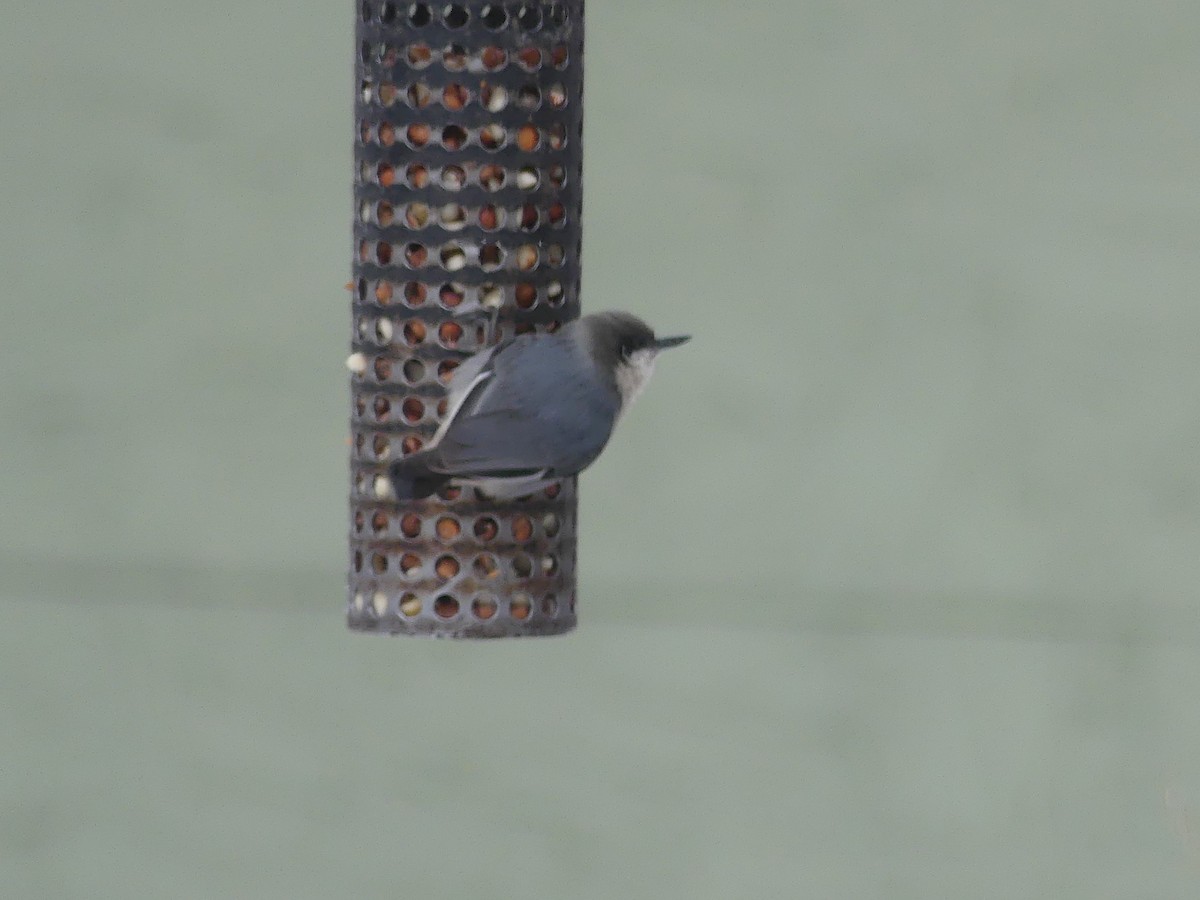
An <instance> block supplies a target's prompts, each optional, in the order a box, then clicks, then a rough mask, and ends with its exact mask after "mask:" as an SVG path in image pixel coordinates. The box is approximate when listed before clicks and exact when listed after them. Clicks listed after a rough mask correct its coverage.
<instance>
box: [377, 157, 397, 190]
mask: <svg viewBox="0 0 1200 900" xmlns="http://www.w3.org/2000/svg"><path fill="white" fill-rule="evenodd" d="M375 172H376V175H377V177H378V179H379V183H380V184H381V185H383V186H384V187H391V186H392V182H394V181H395V180H396V170H395V169H393V168H392V164H391V163H385V162H381V163H380V164H379V168H378V169H376V170H375Z"/></svg>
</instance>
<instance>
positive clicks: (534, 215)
mask: <svg viewBox="0 0 1200 900" xmlns="http://www.w3.org/2000/svg"><path fill="white" fill-rule="evenodd" d="M537 224H538V211H537V207H536V206H534V205H533V204H532V203H526V204H525V205H524V206H522V207H521V228H522V230H524V231H533V229H535V228H537Z"/></svg>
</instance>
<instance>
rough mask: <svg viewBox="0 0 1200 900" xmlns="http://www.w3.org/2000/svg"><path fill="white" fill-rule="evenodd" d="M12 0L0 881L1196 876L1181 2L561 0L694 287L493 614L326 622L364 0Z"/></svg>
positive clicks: (688, 889) (654, 221) (878, 882)
mask: <svg viewBox="0 0 1200 900" xmlns="http://www.w3.org/2000/svg"><path fill="white" fill-rule="evenodd" d="M3 7H4V9H3V21H4V23H5V24H4V28H3V29H2V32H0V80H2V83H3V85H4V87H3V89H2V90H0V123H2V124H0V271H2V272H3V288H2V289H0V297H2V298H3V300H2V309H3V317H2V325H0V377H2V378H3V385H4V387H3V389H2V390H0V463H2V465H0V510H2V512H0V722H2V723H3V725H4V727H3V728H0V810H3V814H2V815H0V884H3V885H4V887H3V889H2V890H0V893H4V894H5V895H6V896H13V897H30V898H33V897H39V898H40V897H51V898H59V897H64V898H75V897H79V898H85V897H86V898H96V897H121V898H130V897H143V896H144V897H167V896H169V897H197V898H200V897H255V898H268V897H280V898H298V897H314V898H316V897H343V896H347V897H348V896H358V897H376V896H379V897H382V896H398V895H401V894H404V895H411V896H424V897H438V898H441V897H445V898H457V897H501V898H502V897H518V896H520V897H530V898H556V900H558V898H567V897H570V898H596V900H601V898H603V900H610V898H613V897H627V898H640V897H645V898H668V897H669V898H710V897H711V898H730V897H753V898H770V897H778V898H794V897H801V896H815V897H868V896H869V897H889V898H908V897H912V898H929V897H953V898H963V897H996V898H1013V897H1048V898H1076V897H1078V898H1089V900H1092V898H1097V897H1113V898H1126V897H1134V896H1137V897H1164V898H1166V897H1172V898H1173V897H1180V898H1184V897H1187V898H1191V897H1194V896H1196V893H1197V891H1198V890H1200V764H1198V762H1197V761H1198V760H1200V716H1198V714H1197V708H1198V707H1197V697H1198V696H1200V659H1198V656H1197V649H1198V647H1200V620H1198V618H1197V611H1196V588H1197V585H1198V584H1200V552H1198V550H1200V515H1198V512H1200V452H1198V450H1200V414H1198V413H1197V399H1196V398H1197V396H1200V361H1198V358H1197V349H1196V348H1197V337H1198V336H1200V304H1197V302H1196V289H1195V285H1196V284H1197V282H1198V280H1200V254H1197V250H1196V248H1197V245H1198V240H1200V205H1198V203H1197V197H1200V189H1198V188H1200V156H1198V155H1197V153H1196V147H1197V141H1198V140H1200V106H1198V105H1197V104H1196V102H1195V99H1196V91H1197V87H1198V85H1200V53H1198V52H1197V37H1196V36H1197V34H1200V6H1194V5H1191V6H1189V5H1186V4H1175V3H1166V2H1157V0H1153V2H1148V3H1142V4H1127V3H1109V2H1103V3H1095V2H1093V3H1082V2H1054V3H1032V2H1018V3H1009V4H1000V5H997V4H991V3H979V2H967V3H956V2H948V0H921V2H914V3H907V4H893V3H887V2H883V0H863V2H856V3H833V2H811V3H803V4H772V3H765V2H758V3H750V4H728V3H721V2H716V0H705V2H691V3H682V2H665V0H664V2H655V3H644V2H633V0H622V2H607V3H599V2H593V3H591V4H589V8H588V44H587V122H588V125H587V148H586V181H585V184H586V188H585V195H586V196H585V208H586V223H585V234H586V240H585V252H584V269H585V276H584V305H585V308H587V309H590V310H597V309H601V308H607V307H619V308H628V309H631V310H634V311H637V312H639V313H642V314H643V315H645V316H646V317H647V318H648V319H649V320H650V321H651V322H652V323H654V324H656V325H657V326H658V327H660V328H662V329H664V330H668V331H672V332H673V331H690V332H692V333H693V334H694V335H695V336H696V337H695V339H694V340H693V342H692V343H691V344H690V345H689V346H688V348H687V349H685V350H681V351H680V352H679V354H678V355H677V356H676V355H673V356H672V357H671V358H669V359H665V360H664V362H663V365H661V366H660V368H659V374H658V376H657V377H656V380H655V383H654V385H653V386H652V388H651V389H650V390H649V391H648V392H647V394H646V395H645V397H643V399H642V400H640V401H639V405H638V408H637V409H636V410H635V412H634V413H633V414H632V415H631V416H630V417H629V418H628V419H627V420H626V421H625V422H624V423H623V425H622V429H621V431H620V432H619V434H618V437H617V438H616V439H615V440H614V443H613V445H612V446H611V447H610V449H609V450H608V452H607V453H606V454H605V456H604V458H603V459H602V460H601V461H600V462H599V463H597V465H596V466H595V467H594V468H593V469H592V470H590V471H589V472H588V473H587V474H586V475H585V476H584V478H583V482H582V497H583V499H582V505H581V519H582V526H581V527H582V536H581V561H580V562H581V569H582V572H581V589H580V604H581V607H580V608H581V617H582V624H581V627H580V629H579V630H578V632H576V633H575V634H574V635H572V636H571V637H568V638H564V639H557V640H546V641H529V642H515V643H511V644H510V643H502V644H493V645H487V646H481V645H454V644H447V643H430V642H422V641H406V640H387V639H382V638H370V637H363V636H357V635H352V634H349V633H347V632H346V631H345V629H344V627H343V624H342V609H343V607H342V604H343V587H342V583H343V566H344V561H345V531H346V514H345V493H346V482H347V478H346V448H345V446H344V443H343V442H344V438H345V434H346V420H347V416H348V402H347V387H346V381H347V379H346V375H345V372H344V369H343V368H342V360H343V358H344V356H345V353H346V347H347V344H348V340H349V315H348V310H347V301H346V296H345V293H344V291H343V290H342V283H343V282H344V281H345V280H346V278H347V275H348V271H349V260H350V238H349V222H350V215H351V204H350V179H351V164H350V147H351V141H352V137H353V125H352V115H351V92H352V83H351V82H352V78H351V62H352V53H353V41H352V33H353V31H352V29H353V12H352V9H351V5H350V4H347V3H305V4H294V5H291V6H282V7H281V6H278V5H274V6H272V5H268V4H247V3H243V2H236V3H235V2H228V0H214V2H210V3H207V4H203V5H200V4H192V5H186V4H179V3H157V4H154V3H145V2H134V0H119V2H116V3H109V4H85V3H80V2H69V3H65V4H51V5H47V4H26V3H15V2H12V0H8V2H4V3H3ZM1193 819H1194V820H1196V821H1197V823H1198V824H1197V825H1196V826H1195V829H1194V830H1193V826H1191V825H1190V824H1189V823H1190V822H1191V821H1192V820H1193Z"/></svg>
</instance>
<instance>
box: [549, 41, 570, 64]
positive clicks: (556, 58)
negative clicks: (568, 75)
mask: <svg viewBox="0 0 1200 900" xmlns="http://www.w3.org/2000/svg"><path fill="white" fill-rule="evenodd" d="M569 61H570V56H569V55H568V54H567V48H566V47H564V46H562V45H561V44H560V45H559V46H557V47H555V48H554V49H553V50H551V51H550V64H551V65H553V66H554V68H556V69H565V68H566V67H567V63H568V62H569Z"/></svg>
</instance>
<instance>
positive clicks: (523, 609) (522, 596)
mask: <svg viewBox="0 0 1200 900" xmlns="http://www.w3.org/2000/svg"><path fill="white" fill-rule="evenodd" d="M508 608H509V614H510V615H511V616H512V617H513V618H514V619H517V620H524V619H528V618H529V613H530V612H531V611H532V609H533V604H532V603H531V602H530V600H529V595H528V594H526V593H523V592H521V591H518V592H517V593H515V594H513V598H512V602H511V603H510V604H509V607H508Z"/></svg>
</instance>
